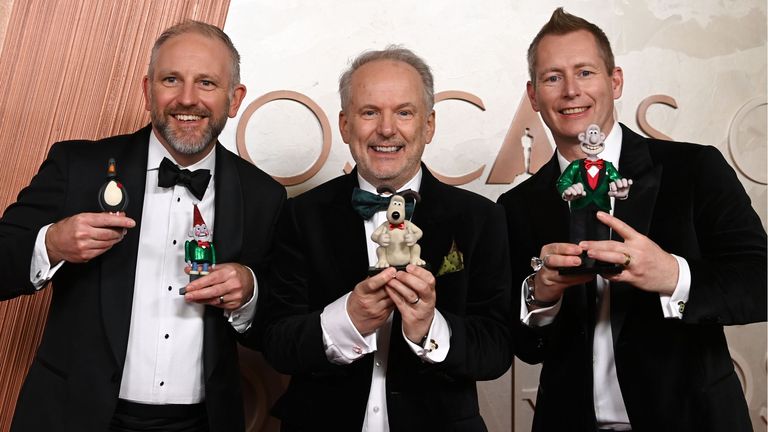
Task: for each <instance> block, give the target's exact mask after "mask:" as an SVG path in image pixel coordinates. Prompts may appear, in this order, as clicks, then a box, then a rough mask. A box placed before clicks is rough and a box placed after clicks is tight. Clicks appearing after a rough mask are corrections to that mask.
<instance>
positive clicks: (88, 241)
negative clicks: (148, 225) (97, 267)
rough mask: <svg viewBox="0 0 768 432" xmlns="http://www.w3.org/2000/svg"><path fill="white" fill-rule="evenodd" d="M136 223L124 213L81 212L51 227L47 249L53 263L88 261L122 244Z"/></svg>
mask: <svg viewBox="0 0 768 432" xmlns="http://www.w3.org/2000/svg"><path fill="white" fill-rule="evenodd" d="M134 226H136V222H135V221H134V220H133V219H131V218H129V217H126V216H125V213H120V214H111V213H79V214H76V215H74V216H70V217H68V218H65V219H62V220H60V221H58V222H56V223H55V224H53V225H51V226H50V227H49V228H48V232H47V233H46V235H45V248H46V251H47V252H48V260H49V261H50V262H51V264H54V265H55V264H57V263H59V262H61V261H67V262H71V263H84V262H88V261H90V260H92V259H94V258H96V257H97V256H99V255H101V254H103V253H104V252H106V251H108V250H109V249H110V248H111V247H112V246H114V245H115V244H117V243H118V242H120V240H122V239H123V236H125V233H126V232H127V230H128V228H133V227H134Z"/></svg>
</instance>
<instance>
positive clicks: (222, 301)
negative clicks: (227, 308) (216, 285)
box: [219, 296, 224, 304]
mask: <svg viewBox="0 0 768 432" xmlns="http://www.w3.org/2000/svg"><path fill="white" fill-rule="evenodd" d="M219 304H224V296H219Z"/></svg>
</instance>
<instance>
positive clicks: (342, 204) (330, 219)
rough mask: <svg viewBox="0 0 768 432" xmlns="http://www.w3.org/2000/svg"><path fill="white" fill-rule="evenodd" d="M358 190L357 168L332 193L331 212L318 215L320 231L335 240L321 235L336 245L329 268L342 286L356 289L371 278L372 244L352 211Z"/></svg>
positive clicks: (356, 215) (332, 247) (361, 221)
mask: <svg viewBox="0 0 768 432" xmlns="http://www.w3.org/2000/svg"><path fill="white" fill-rule="evenodd" d="M357 186H358V182H357V168H355V169H354V170H353V171H352V172H351V173H350V174H347V175H346V176H345V177H344V179H343V181H342V182H340V183H339V184H338V187H337V188H336V190H333V191H330V193H331V194H332V196H330V197H329V208H328V209H327V211H324V210H326V209H320V210H321V211H320V214H318V215H317V221H318V224H317V229H319V230H330V232H332V233H333V234H332V236H333V237H332V238H328V237H326V236H327V234H321V235H320V236H321V238H323V239H327V240H328V241H331V242H333V243H332V244H328V249H327V251H328V254H329V256H330V258H329V259H328V261H327V262H328V263H329V265H331V266H333V268H334V269H335V274H337V275H339V276H340V277H342V278H344V282H345V283H340V284H339V286H344V287H348V286H349V287H354V286H355V285H356V284H357V283H358V282H360V281H361V280H363V279H365V278H366V277H367V276H368V273H367V272H368V264H369V263H368V243H367V239H366V238H365V226H364V224H363V219H362V218H361V217H360V215H359V214H357V212H355V210H354V209H353V208H352V190H353V189H354V188H355V187H357Z"/></svg>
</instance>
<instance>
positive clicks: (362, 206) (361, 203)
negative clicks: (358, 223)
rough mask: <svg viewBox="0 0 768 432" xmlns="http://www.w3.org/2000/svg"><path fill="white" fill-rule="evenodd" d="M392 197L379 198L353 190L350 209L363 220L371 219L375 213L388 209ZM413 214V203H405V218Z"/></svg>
mask: <svg viewBox="0 0 768 432" xmlns="http://www.w3.org/2000/svg"><path fill="white" fill-rule="evenodd" d="M390 198H392V196H391V195H390V196H381V195H377V194H375V193H371V192H368V191H364V190H362V189H360V188H355V189H354V190H353V191H352V207H353V208H354V209H355V211H356V212H357V213H358V214H359V215H360V217H362V218H363V219H365V220H368V219H370V218H372V217H373V215H374V214H376V212H379V211H382V210H386V209H387V208H388V207H389V199H390ZM411 213H413V202H412V201H408V202H406V203H405V214H406V218H408V217H410V215H411Z"/></svg>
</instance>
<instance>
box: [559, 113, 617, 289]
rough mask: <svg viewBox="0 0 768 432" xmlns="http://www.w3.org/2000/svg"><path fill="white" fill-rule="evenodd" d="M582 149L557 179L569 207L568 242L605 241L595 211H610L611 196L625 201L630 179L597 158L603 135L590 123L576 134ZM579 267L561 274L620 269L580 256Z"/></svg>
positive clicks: (605, 228) (603, 228) (604, 230)
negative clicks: (578, 157)
mask: <svg viewBox="0 0 768 432" xmlns="http://www.w3.org/2000/svg"><path fill="white" fill-rule="evenodd" d="M579 141H580V143H581V150H582V151H583V152H584V153H585V154H586V155H587V157H586V158H584V159H578V160H575V161H573V162H571V163H570V165H568V167H567V168H566V169H565V171H563V173H562V174H561V175H560V178H559V179H558V180H557V191H558V192H559V193H560V194H561V196H562V198H563V199H564V200H565V201H568V202H570V204H571V219H570V233H571V234H570V241H571V243H574V244H578V243H579V242H581V241H582V240H608V239H609V238H610V229H609V228H608V226H606V225H603V224H602V223H600V221H598V220H597V211H598V210H600V211H604V212H610V211H611V197H614V198H617V199H627V197H628V196H629V188H630V186H632V180H631V179H625V178H622V177H621V175H620V174H619V172H618V171H617V170H616V168H615V167H614V166H613V164H612V163H611V162H608V161H605V160H603V159H600V158H598V156H597V155H598V154H600V153H601V152H602V151H603V149H605V142H604V141H605V134H604V133H603V132H601V131H600V127H599V126H598V125H595V124H591V125H589V126H588V127H587V130H586V131H585V132H582V133H580V134H579ZM581 262H582V264H581V266H580V267H571V268H568V269H567V270H566V269H561V270H560V273H561V274H565V273H603V274H609V273H618V272H620V271H621V270H622V266H620V265H613V264H607V263H604V262H602V261H596V260H594V259H592V258H589V257H588V256H587V254H586V252H583V253H582V255H581Z"/></svg>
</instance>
